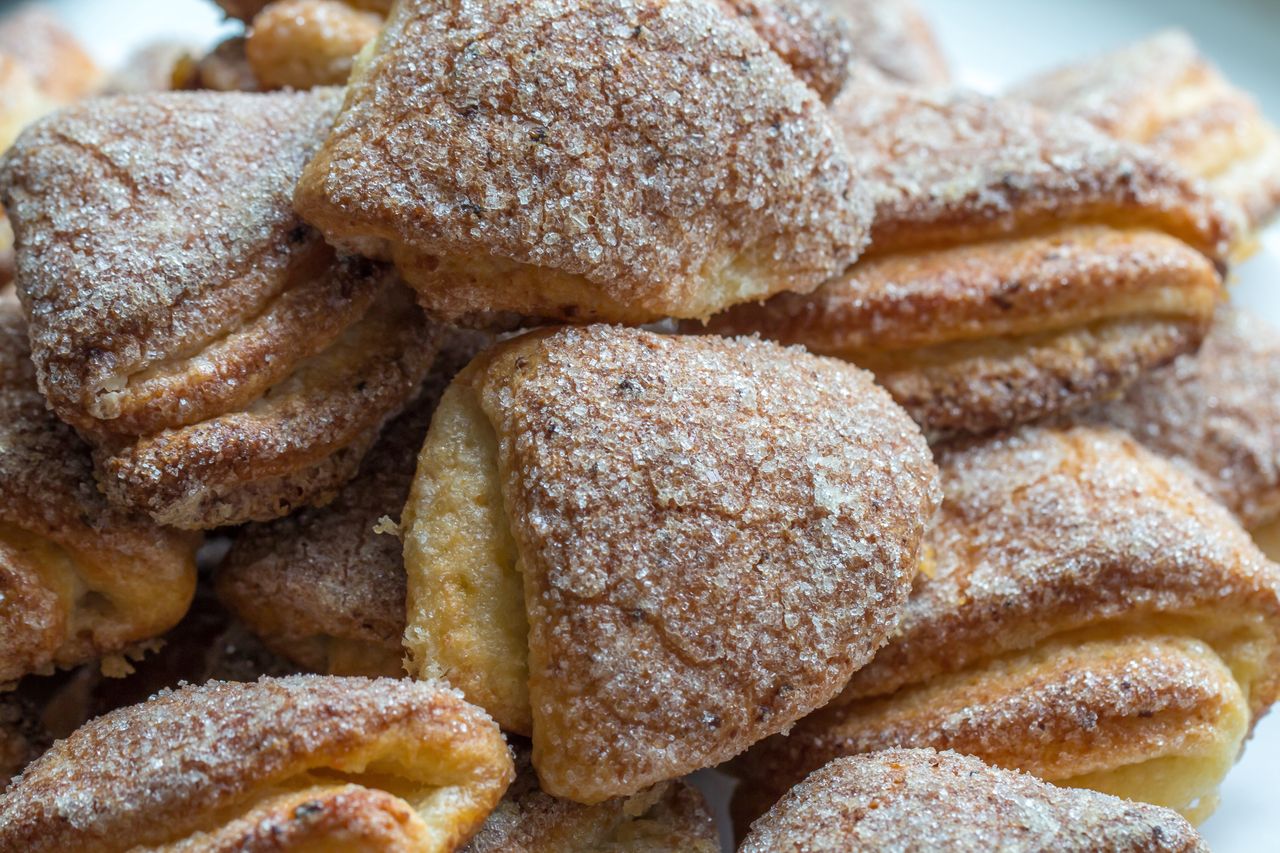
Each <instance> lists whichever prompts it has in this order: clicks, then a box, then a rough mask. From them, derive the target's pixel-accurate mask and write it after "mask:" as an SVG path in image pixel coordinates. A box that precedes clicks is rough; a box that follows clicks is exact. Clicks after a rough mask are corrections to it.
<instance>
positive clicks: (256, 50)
mask: <svg viewBox="0 0 1280 853" xmlns="http://www.w3.org/2000/svg"><path fill="white" fill-rule="evenodd" d="M381 26H382V17H381V16H380V15H377V14H374V13H373V12H364V11H361V10H359V9H354V8H352V7H351V6H349V5H348V4H346V3H343V2H340V0H276V2H273V3H268V4H267V6H266V7H264V8H263V9H262V11H261V12H259V13H258V14H257V15H256V16H255V17H254V19H253V24H252V26H251V27H250V28H249V31H248V34H247V36H246V39H245V56H246V57H247V58H248V60H249V67H250V68H252V69H253V73H254V76H255V77H256V78H257V79H258V82H259V83H260V84H261V85H262V87H263V88H264V89H281V88H286V87H288V88H293V89H310V88H311V87H313V86H341V85H344V84H345V83H346V82H347V77H349V76H350V74H351V64H352V60H354V59H355V56H356V54H357V53H359V52H360V49H361V48H363V47H364V46H365V44H366V43H367V42H369V41H370V40H372V39H373V37H374V36H376V35H377V34H378V30H379V29H380V28H381Z"/></svg>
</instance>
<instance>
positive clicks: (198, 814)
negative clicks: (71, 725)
mask: <svg viewBox="0 0 1280 853" xmlns="http://www.w3.org/2000/svg"><path fill="white" fill-rule="evenodd" d="M366 771H368V773H369V774H370V775H369V776H367V777H365V776H362V775H361V774H363V773H365V772H366ZM339 773H341V774H346V775H345V776H340V775H338V774H339ZM325 774H328V775H327V776H326V775H325ZM513 776H514V770H513V766H512V761H511V756H510V753H509V751H508V749H507V746H506V743H505V742H504V740H503V738H502V734H501V733H500V732H499V731H498V727H497V726H496V725H495V724H494V723H493V721H492V720H490V719H489V718H488V717H487V716H486V715H485V714H484V713H483V712H482V711H480V710H479V709H478V708H475V707H474V706H471V705H468V704H467V703H466V702H464V701H463V700H462V698H461V696H459V695H458V694H457V692H456V691H454V690H452V689H450V688H448V687H447V686H444V685H441V684H440V683H438V682H430V681H424V682H414V681H408V680H394V679H378V680H369V679H363V678H334V677H323V676H290V677H287V678H278V679H277V678H263V679H260V680H259V681H257V682H254V683H250V684H243V683H232V682H210V683H208V684H206V685H202V686H200V687H190V686H188V687H183V688H180V689H178V690H176V691H167V690H166V691H162V692H161V693H159V694H157V695H156V696H155V697H153V698H152V699H151V700H149V701H148V702H145V703H143V704H141V705H133V706H130V707H127V708H124V709H122V710H119V711H114V712H112V713H109V714H106V715H105V716H102V717H98V718H97V719H95V720H92V721H90V722H89V723H87V724H85V725H84V726H82V727H81V728H80V729H78V730H77V731H76V732H75V733H74V734H72V735H71V736H70V737H69V738H67V739H66V740H63V741H60V742H58V743H57V744H55V745H54V746H53V747H52V748H51V749H50V750H49V751H48V752H46V753H45V754H44V756H42V757H41V758H40V759H38V760H36V761H35V762H34V763H32V764H31V765H30V766H28V767H27V769H26V771H25V772H24V773H23V775H22V776H21V777H19V779H18V780H17V781H16V782H15V784H14V785H13V786H12V787H10V788H9V790H8V791H7V792H6V793H5V794H4V795H3V796H0V848H3V849H5V850H27V851H32V853H37V851H53V850H67V849H78V850H86V851H116V850H128V849H132V848H134V847H135V846H150V845H160V844H165V843H172V842H178V841H181V840H183V839H187V840H188V843H189V844H190V845H191V846H190V849H269V847H268V846H266V844H267V842H269V841H271V840H272V838H273V837H275V840H276V841H277V842H278V843H280V839H289V838H290V837H291V836H296V835H298V834H300V833H301V834H304V835H305V832H306V830H307V828H308V824H309V823H310V824H316V825H318V826H319V827H320V828H322V829H323V828H327V829H328V830H329V831H331V832H334V831H343V832H347V833H350V835H349V836H348V837H355V838H359V837H361V835H362V834H381V835H384V836H385V835H386V834H388V830H387V828H386V824H387V822H388V821H391V822H392V823H391V827H392V828H393V829H394V828H397V827H396V824H400V825H401V826H403V825H405V824H412V822H413V820H414V818H415V817H419V816H420V818H421V819H422V820H425V821H427V822H428V824H429V825H430V826H431V828H432V829H433V830H435V831H436V833H437V834H436V835H434V836H433V837H434V838H435V839H436V841H437V843H438V844H440V845H442V849H451V848H449V847H444V846H443V845H444V844H445V843H446V842H447V841H449V840H450V839H452V840H454V841H455V842H460V841H461V840H462V839H464V838H466V837H467V836H469V835H470V834H471V833H472V832H474V831H475V829H476V828H477V827H478V826H479V824H480V823H481V822H482V821H483V819H484V816H485V815H487V814H488V813H489V811H490V810H491V809H492V808H493V807H494V806H495V805H496V804H497V802H498V800H499V798H500V797H501V796H502V792H503V791H504V790H505V789H506V787H507V785H508V784H509V783H510V781H511V779H512V778H513ZM380 784H389V785H390V786H391V787H392V788H393V789H394V790H392V791H391V793H392V794H395V795H396V797H398V796H399V795H400V794H404V795H406V796H411V797H417V796H422V797H423V802H424V803H427V805H426V807H425V808H424V809H423V811H422V812H420V813H418V815H414V813H413V811H412V810H410V809H409V808H407V807H406V806H405V804H404V803H403V802H402V803H400V808H399V809H398V810H392V809H391V808H389V807H388V806H387V805H386V803H385V802H380V800H385V799H387V798H386V797H385V795H384V796H381V797H378V798H375V797H373V796H372V795H371V794H382V792H381V791H380V790H379V785H380ZM325 786H328V788H332V787H338V788H339V789H340V791H339V795H338V796H337V797H336V798H333V799H328V798H326V799H321V800H318V801H315V802H308V801H306V800H305V799H304V800H303V801H302V802H300V803H298V804H297V805H296V807H295V808H293V809H291V810H289V811H287V812H285V813H284V814H278V813H271V814H265V813H262V808H261V807H262V804H264V803H265V804H266V805H267V806H269V805H270V801H271V798H274V797H281V796H283V795H286V794H288V793H289V791H290V790H291V789H300V790H301V791H303V792H305V791H306V790H308V789H311V788H314V787H320V788H324V789H325V790H324V792H325V793H326V794H327V793H328V788H326V787H325ZM427 793H431V794H433V795H435V799H433V800H431V801H430V802H428V801H427V798H426V797H425V794H427ZM360 794H363V795H364V796H363V797H360V796H358V795H360ZM353 795H356V796H353ZM396 797H393V798H392V800H393V801H394V800H395V799H396ZM362 799H364V800H373V801H374V802H372V803H371V804H370V806H369V811H367V812H362V811H361V810H360V809H359V808H358V805H359V803H360V801H361V800H362ZM352 801H354V803H355V805H354V806H353V802H352ZM254 809H257V810H258V811H257V812H254V811H252V810H254ZM328 809H335V810H338V811H339V814H338V815H333V814H329V813H326V812H327V810H328ZM343 809H349V810H353V811H354V813H353V814H342V813H341V811H342V810H343ZM388 811H390V812H391V813H390V814H387V813H386V812H388ZM253 814H258V815H259V816H260V817H261V821H260V822H258V823H253V822H252V821H244V823H249V824H250V825H248V826H241V825H238V824H237V819H239V818H241V817H242V815H253ZM332 820H337V821H339V825H338V826H336V827H334V826H328V827H325V826H324V824H325V823H326V821H332ZM379 824H381V825H382V828H381V829H380V830H379ZM224 827H225V828H227V829H230V830H234V831H236V832H242V833H243V834H242V835H238V836H233V837H227V836H226V835H225V834H220V830H223V829H224ZM194 833H207V835H203V836H202V835H197V836H196V837H195V839H194V840H193V839H192V838H191V836H192V835H193V834H194ZM202 837H203V838H204V839H205V841H204V845H203V846H202V845H201V842H200V838H202ZM218 842H221V843H222V844H225V845H226V846H225V847H219V846H217V845H218ZM237 843H238V844H241V845H247V846H237ZM255 844H256V845H263V846H255ZM284 846H285V847H288V844H284ZM380 849H406V848H380Z"/></svg>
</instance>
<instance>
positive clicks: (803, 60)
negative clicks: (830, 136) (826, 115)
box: [724, 0, 855, 103]
mask: <svg viewBox="0 0 1280 853" xmlns="http://www.w3.org/2000/svg"><path fill="white" fill-rule="evenodd" d="M724 3H725V5H726V6H728V7H729V8H731V9H733V10H734V12H736V13H737V14H739V15H742V16H743V17H745V18H746V19H747V20H748V21H749V22H750V23H751V26H752V27H753V28H754V29H755V31H756V32H757V33H759V35H760V37H761V38H763V39H764V40H765V41H766V42H768V43H769V47H771V48H773V50H774V52H775V53H777V54H778V55H779V56H781V57H782V58H783V59H784V60H785V61H786V63H787V64H788V65H790V66H791V70H792V71H794V72H795V73H796V76H797V77H799V78H800V79H801V80H803V81H804V82H805V83H808V84H809V86H810V87H811V88H813V89H814V90H815V91H816V92H817V93H818V94H819V95H821V96H822V100H824V101H826V102H828V103H830V101H831V99H832V98H834V97H835V96H836V95H838V94H839V93H840V90H841V89H842V88H844V83H845V80H847V79H848V78H849V62H850V61H851V60H852V59H853V55H854V52H853V42H852V41H851V39H852V38H853V37H854V35H855V33H854V32H853V30H852V27H850V26H849V22H848V21H846V20H845V19H844V18H842V17H840V16H839V15H836V14H834V11H833V10H832V9H831V7H830V4H829V3H826V2H824V0H724Z"/></svg>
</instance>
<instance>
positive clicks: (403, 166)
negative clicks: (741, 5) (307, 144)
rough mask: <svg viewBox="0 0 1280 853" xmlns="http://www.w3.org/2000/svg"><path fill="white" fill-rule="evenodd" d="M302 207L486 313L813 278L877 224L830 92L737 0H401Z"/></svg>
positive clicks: (694, 305) (837, 264)
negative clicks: (437, 0) (457, 0)
mask: <svg viewBox="0 0 1280 853" xmlns="http://www.w3.org/2000/svg"><path fill="white" fill-rule="evenodd" d="M517 6H518V9H519V14H515V13H514V11H513V10H514V9H515V8H516V7H517ZM551 21H555V25H554V26H551V24H550V22H551ZM445 66H447V67H450V68H451V69H452V71H451V72H450V73H448V74H442V73H438V71H437V70H436V69H437V68H438V67H445ZM295 203H296V206H297V209H298V211H299V212H300V213H301V214H302V215H303V217H304V218H305V219H307V221H309V222H311V223H312V224H314V225H315V226H317V227H318V228H319V229H320V230H321V231H323V232H324V234H325V236H326V237H327V238H328V239H329V240H330V241H331V242H332V243H334V244H335V245H338V246H343V247H346V248H348V249H351V250H355V251H361V252H364V253H366V254H371V255H376V256H382V257H390V258H392V259H394V261H395V263H396V265H397V267H398V268H399V270H400V272H401V274H402V275H403V276H404V277H405V280H406V281H408V282H409V283H410V284H411V285H413V287H414V288H416V289H417V291H418V298H419V301H420V302H421V303H422V305H423V306H424V307H425V308H426V309H427V310H428V312H429V313H431V314H433V315H435V316H438V317H441V318H445V319H449V320H457V321H466V322H479V321H488V320H493V319H495V318H500V319H508V320H509V319H510V315H511V314H512V313H513V312H514V313H515V314H517V315H527V316H531V317H548V318H559V319H564V320H569V321H574V322H586V321H591V320H594V319H604V320H611V321H618V322H628V323H640V322H648V321H651V320H658V319H662V318H664V317H667V316H676V317H705V316H707V315H709V314H711V313H713V312H715V311H717V310H719V309H721V308H724V307H726V306H728V305H731V304H734V303H736V302H741V301H743V300H748V299H760V298H763V297H765V296H769V295H771V294H773V293H776V292H779V291H782V290H800V291H805V290H812V289H813V288H814V287H816V286H817V285H818V284H819V283H821V282H822V281H823V280H825V279H826V278H828V277H830V276H831V275H833V274H834V273H836V272H838V271H839V270H841V269H843V268H844V267H845V266H847V265H848V264H849V263H850V262H852V261H853V260H854V259H855V258H856V257H857V255H858V252H859V250H860V249H861V248H862V246H863V244H864V242H865V238H866V225H867V221H868V218H869V215H870V210H869V205H868V204H867V197H866V194H865V191H864V189H863V187H862V185H861V183H860V182H858V181H856V180H855V177H854V174H853V172H852V171H851V169H850V166H849V163H848V162H847V154H846V152H845V150H844V148H843V146H842V145H841V143H840V141H839V139H838V138H837V134H836V132H835V129H834V127H833V126H832V125H831V123H830V121H829V119H828V117H827V114H826V111H825V110H824V109H823V105H822V103H821V101H820V99H819V98H818V96H817V94H816V93H815V92H814V91H813V90H812V89H810V88H809V87H807V86H805V85H804V84H803V83H802V82H801V81H800V80H799V79H798V78H797V77H796V76H795V74H794V73H793V72H792V71H791V69H790V68H789V67H788V66H787V65H786V64H785V63H784V62H783V60H782V59H780V58H779V57H778V56H777V54H775V53H774V52H773V51H772V50H771V49H770V47H769V45H768V44H767V43H766V42H765V41H764V40H763V39H762V38H761V37H760V36H759V35H758V34H757V33H756V32H755V31H754V30H753V29H752V28H751V26H750V23H749V22H748V21H747V20H746V19H745V18H744V17H743V16H740V15H736V14H733V13H732V11H730V10H728V9H726V8H725V7H724V5H723V4H722V3H720V2H718V0H674V2H668V3H665V4H662V3H658V2H655V0H642V2H630V0H608V2H602V3H587V2H583V0H537V2H533V3H519V4H516V3H515V2H514V0H505V2H497V3H486V4H483V5H478V4H477V5H472V6H466V7H463V8H453V9H441V8H440V7H438V6H437V5H436V4H433V3H429V2H426V0H407V2H402V3H398V4H397V5H396V6H395V7H394V10H393V12H392V15H391V17H390V18H389V19H388V21H387V25H386V26H385V27H384V29H383V30H382V33H381V35H380V36H379V37H378V39H377V41H376V42H375V43H374V47H373V48H372V49H371V50H369V51H366V52H365V54H363V55H362V57H361V59H360V61H359V62H357V66H356V69H355V71H354V72H353V74H352V77H351V82H350V88H349V90H348V96H347V101H346V103H345V105H344V109H343V111H342V114H341V115H340V116H339V118H338V121H337V124H336V125H335V127H334V130H333V133H332V134H331V135H330V137H329V139H328V141H327V142H326V143H325V144H324V146H323V147H322V148H321V150H320V151H319V153H318V154H317V155H316V157H315V158H314V159H313V160H312V161H311V162H310V163H309V164H308V166H307V168H306V170H305V172H304V174H303V178H302V181H301V183H300V184H299V186H298V191H297V195H296V197H295Z"/></svg>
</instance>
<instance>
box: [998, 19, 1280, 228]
mask: <svg viewBox="0 0 1280 853" xmlns="http://www.w3.org/2000/svg"><path fill="white" fill-rule="evenodd" d="M1009 94H1010V96H1011V97H1014V98H1021V99H1025V100H1027V101H1030V102H1032V103H1035V104H1038V105H1039V106H1041V107H1044V108H1045V109H1048V110H1053V111H1054V112H1060V113H1065V114H1067V115H1073V116H1078V117H1080V118H1083V119H1085V120H1086V121H1089V122H1091V123H1092V124H1094V125H1096V126H1097V127H1098V128H1099V129H1101V130H1103V131H1104V132H1106V133H1108V134H1110V135H1112V136H1114V137H1116V138H1117V139H1123V140H1127V141H1129V142H1136V143H1139V144H1141V145H1145V146H1147V147H1149V148H1150V149H1152V150H1153V151H1154V152H1156V153H1157V154H1159V155H1160V156H1162V157H1167V158H1168V159H1169V160H1171V161H1172V162H1174V163H1178V164H1180V165H1181V166H1183V167H1184V168H1185V169H1186V170H1187V171H1188V172H1190V173H1191V174H1193V175H1196V176H1197V177H1200V178H1203V179H1204V180H1205V181H1206V182H1207V183H1208V184H1209V187H1210V188H1211V189H1212V190H1213V191H1214V192H1215V193H1216V194H1218V195H1219V196H1220V197H1221V198H1222V199H1224V200H1225V201H1226V202H1228V203H1229V204H1231V205H1232V208H1233V210H1234V211H1236V212H1237V216H1238V217H1239V219H1240V221H1241V224H1242V225H1243V226H1244V227H1243V233H1241V234H1240V235H1239V236H1240V237H1242V238H1244V237H1247V236H1248V232H1252V231H1254V230H1256V229H1258V228H1260V227H1261V226H1263V225H1265V224H1266V223H1267V221H1268V220H1270V219H1271V218H1273V217H1274V216H1275V214H1276V212H1277V211H1280V131H1277V130H1276V128H1275V126H1274V125H1272V124H1271V123H1270V122H1269V121H1267V119H1266V117H1265V116H1264V115H1263V114H1262V111H1261V110H1260V109H1259V108H1258V104H1257V103H1256V102H1255V101H1254V100H1253V98H1251V97H1250V96H1249V95H1248V94H1247V93H1245V92H1243V91H1241V90H1240V89H1237V88H1236V87H1235V86H1233V85H1232V84H1231V81H1229V80H1228V79H1227V78H1226V77H1225V76H1223V74H1222V72H1221V71H1220V70H1219V69H1218V68H1217V67H1216V66H1214V65H1213V63H1211V62H1210V61H1209V60H1208V59H1207V58H1206V57H1205V56H1204V55H1203V54H1201V53H1200V51H1199V49H1198V48H1197V47H1196V45H1195V42H1193V41H1192V40H1191V37H1190V36H1188V35H1187V34H1186V33H1184V32H1181V31H1179V30H1168V31H1165V32H1162V33H1158V34H1156V35H1154V36H1151V37H1150V38H1148V39H1144V40H1143V41H1139V42H1135V43H1134V44H1131V45H1127V46H1125V47H1122V48H1120V49H1119V50H1116V51H1113V52H1111V53H1108V54H1104V55H1102V56H1097V57H1093V58H1091V59H1086V60H1084V61H1082V62H1078V63H1075V64H1072V65H1067V66H1064V67H1062V68H1057V69H1054V70H1052V71H1048V72H1046V73H1044V74H1041V75H1038V76H1036V77H1033V78H1031V79H1030V80H1027V81H1025V82H1023V83H1021V84H1019V85H1017V86H1015V87H1014V88H1013V89H1011V90H1010V92H1009ZM1247 248H1249V247H1248V245H1247V244H1245V245H1242V246H1238V247H1237V249H1247Z"/></svg>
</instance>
